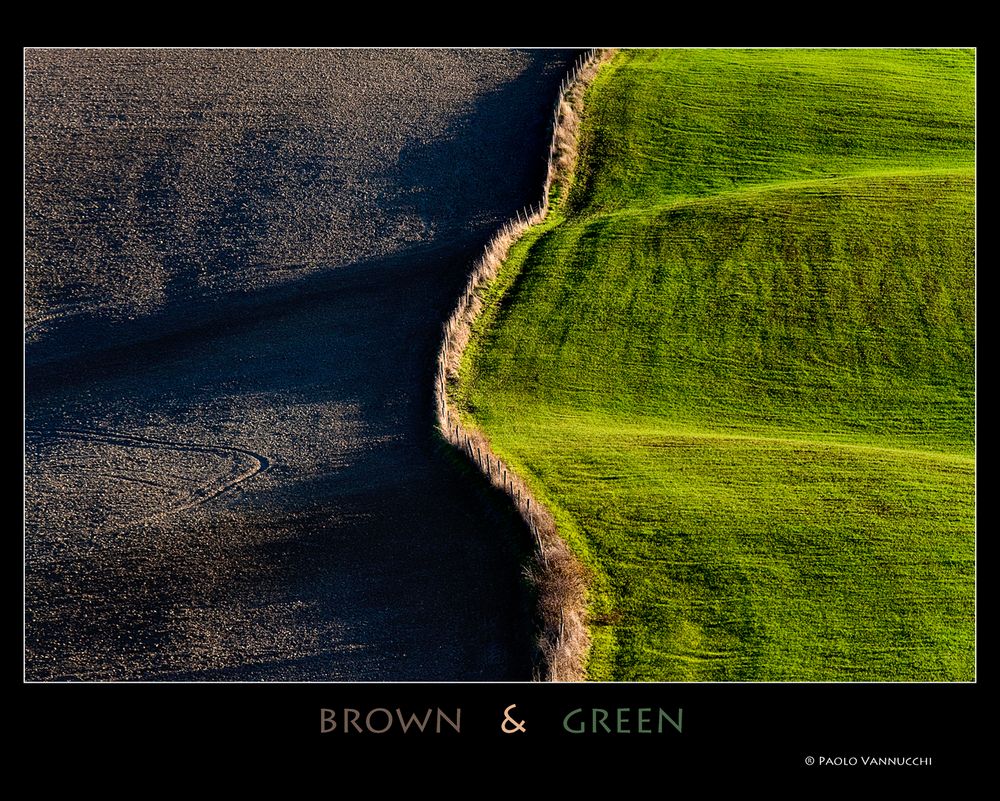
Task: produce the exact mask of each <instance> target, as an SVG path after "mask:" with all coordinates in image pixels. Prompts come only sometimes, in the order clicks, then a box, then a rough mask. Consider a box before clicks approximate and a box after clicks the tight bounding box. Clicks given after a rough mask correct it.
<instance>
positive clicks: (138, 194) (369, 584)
mask: <svg viewBox="0 0 1000 801" xmlns="http://www.w3.org/2000/svg"><path fill="white" fill-rule="evenodd" d="M575 55H576V54H575V53H574V52H571V51H523V52H513V51H501V50H419V51H418V50H372V51H368V50H293V51H274V50H85V51H84V50H29V51H27V52H26V54H25V70H26V83H25V91H26V121H25V137H26V143H25V144H26V167H25V170H26V187H25V196H26V197H25V200H26V243H25V244H26V265H25V316H26V319H25V324H26V329H27V333H26V366H25V375H26V379H25V380H26V399H25V404H26V424H25V425H26V437H25V455H26V467H25V469H26V478H25V495H26V528H25V595H26V601H25V603H26V610H25V611H26V653H25V660H26V664H25V676H26V678H27V679H29V680H41V681H51V680H74V679H84V680H182V681H186V680H251V681H258V680H260V681H272V680H290V681H326V680H332V681H410V680H521V679H523V680H527V679H529V678H530V677H531V669H532V658H533V653H532V645H531V627H532V623H531V611H530V609H531V599H530V598H529V597H528V590H527V588H526V585H525V584H524V581H523V578H522V560H523V556H524V553H525V551H526V549H527V548H528V546H529V543H528V539H527V537H528V535H527V534H526V532H524V531H523V530H522V528H521V527H520V525H519V524H518V523H517V521H516V519H515V518H513V516H512V515H509V514H507V513H506V512H504V510H503V508H502V505H501V504H498V503H497V502H496V501H495V499H494V498H492V497H491V496H490V494H489V493H488V492H486V491H484V490H479V489H477V488H476V479H475V477H474V475H473V474H472V473H471V471H465V470H464V469H463V467H462V465H461V463H460V461H459V460H458V459H456V458H455V457H454V456H453V455H452V454H451V453H450V452H449V451H448V449H447V447H445V446H444V445H442V444H441V443H440V442H439V441H438V440H437V439H436V437H435V434H434V432H433V414H432V408H431V383H432V377H433V365H434V358H435V353H436V349H437V347H438V344H439V337H440V326H441V323H442V322H443V320H444V319H445V317H446V316H447V314H448V313H449V312H450V310H451V308H452V306H453V304H454V302H455V300H456V298H457V296H458V295H459V293H460V291H461V288H462V286H463V284H464V281H465V278H466V275H467V272H468V270H469V268H470V266H471V264H472V262H473V260H474V258H475V256H476V255H477V253H478V252H479V251H481V249H482V247H483V245H484V243H485V242H486V241H487V240H488V238H489V236H490V235H491V233H492V232H493V231H494V230H495V229H496V227H497V226H498V225H499V224H500V223H501V222H502V221H503V220H505V219H506V218H508V217H510V216H512V215H513V214H514V212H515V210H516V209H518V208H521V207H523V206H525V205H527V204H529V203H534V202H537V201H538V199H539V192H540V191H541V185H542V181H543V179H544V172H545V166H546V154H547V148H548V143H549V136H550V134H551V131H550V127H549V126H550V120H551V107H552V103H553V102H554V100H555V96H556V92H557V89H558V85H559V81H560V79H561V77H562V76H563V74H564V72H565V69H566V67H567V66H568V64H569V63H570V62H571V60H572V59H573V57H574V56H575Z"/></svg>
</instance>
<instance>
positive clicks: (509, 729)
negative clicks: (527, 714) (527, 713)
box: [500, 704, 524, 734]
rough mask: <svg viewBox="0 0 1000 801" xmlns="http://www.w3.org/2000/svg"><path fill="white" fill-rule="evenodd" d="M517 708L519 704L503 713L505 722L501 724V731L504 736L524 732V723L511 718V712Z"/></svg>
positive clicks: (513, 705)
mask: <svg viewBox="0 0 1000 801" xmlns="http://www.w3.org/2000/svg"><path fill="white" fill-rule="evenodd" d="M516 706H517V704H511V705H510V706H509V707H507V708H506V709H505V710H504V711H503V722H502V723H501V724H500V731H502V732H503V733H504V734H514V733H515V732H519V731H522V732H523V731H524V721H523V720H514V718H512V717H511V716H510V710H512V709H514V707H516ZM508 724H509V725H508Z"/></svg>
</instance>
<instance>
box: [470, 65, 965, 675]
mask: <svg viewBox="0 0 1000 801" xmlns="http://www.w3.org/2000/svg"><path fill="white" fill-rule="evenodd" d="M973 70H974V62H973V57H972V55H971V54H970V53H967V52H962V51H863V50H854V51H836V52H835V51H787V50H770V51H739V52H734V51H717V50H689V51H684V50H682V51H652V52H625V53H622V54H619V55H618V56H617V57H616V58H615V60H614V61H613V62H612V63H611V64H610V65H609V66H607V67H606V68H605V69H604V70H603V71H602V72H601V74H600V75H599V76H598V78H597V80H596V81H595V82H594V84H593V85H592V87H591V89H590V91H589V93H588V96H587V110H586V114H585V117H584V126H583V135H582V140H581V149H580V161H579V164H578V167H577V172H576V176H575V179H574V183H573V185H572V187H571V188H570V191H569V193H568V195H567V197H566V198H564V199H563V201H562V203H561V206H559V207H558V209H557V211H556V212H555V213H553V214H551V215H550V218H549V220H548V221H547V222H546V223H545V224H544V225H542V226H539V227H537V228H535V229H533V230H532V231H531V232H530V233H529V234H528V235H527V236H526V237H525V238H524V239H523V240H522V242H521V243H520V244H519V245H517V246H516V247H515V249H514V251H513V253H512V255H511V258H510V259H509V261H508V263H507V264H506V265H505V267H504V270H503V272H502V274H501V277H500V279H499V280H498V281H497V282H496V283H495V284H494V285H493V286H492V287H491V288H490V289H489V295H490V298H489V299H490V300H491V301H492V303H491V304H490V306H489V308H488V311H487V312H486V313H485V314H484V315H483V316H482V317H481V318H480V321H479V323H478V326H477V330H476V335H475V337H474V339H473V342H472V344H471V346H470V347H469V349H468V351H467V353H466V359H465V362H464V365H463V380H462V382H461V385H460V387H459V390H458V391H459V395H460V402H461V403H462V405H463V406H464V408H465V409H466V411H467V412H468V413H469V414H470V415H471V416H472V417H473V418H474V419H475V421H476V423H477V424H478V425H479V426H480V427H481V428H482V429H483V430H484V431H485V433H486V434H487V435H488V436H489V437H490V438H491V440H492V442H493V444H494V447H495V449H496V450H497V451H498V452H499V453H500V454H501V455H502V456H503V457H504V458H506V459H508V460H509V461H510V462H511V463H512V464H513V465H514V466H515V467H517V468H518V469H519V470H520V471H521V472H522V474H523V475H524V476H525V477H526V479H527V480H528V481H529V483H530V484H531V486H532V487H533V489H534V490H535V492H536V493H537V494H538V496H539V497H540V499H542V500H543V501H544V502H546V503H547V504H548V505H549V506H550V508H551V509H552V511H553V514H554V515H555V517H556V519H557V521H558V523H559V526H560V531H561V532H562V533H563V535H564V536H565V537H566V538H567V540H568V541H569V542H570V544H571V545H572V547H573V548H574V550H575V551H576V552H577V553H578V554H579V555H580V557H581V558H582V559H583V560H584V562H585V563H586V564H587V565H588V566H589V567H590V569H591V570H592V572H593V586H592V592H591V619H592V623H591V629H592V636H593V639H594V647H593V650H592V654H591V660H590V665H589V673H590V676H591V677H592V678H595V679H616V680H647V679H648V680H709V681H711V680H799V679H803V680H810V679H828V680H861V679H865V680H968V679H972V678H973V661H974V654H973V641H974V564H973V558H974V462H973V457H974V333H975V332H974V255H975V254H974V185H973V158H974V142H973V131H974V108H973V105H974V96H973Z"/></svg>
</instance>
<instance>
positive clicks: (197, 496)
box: [25, 428, 271, 532]
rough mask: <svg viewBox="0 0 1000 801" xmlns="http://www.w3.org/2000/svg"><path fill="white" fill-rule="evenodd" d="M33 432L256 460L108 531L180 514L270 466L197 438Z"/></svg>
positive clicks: (32, 430)
mask: <svg viewBox="0 0 1000 801" xmlns="http://www.w3.org/2000/svg"><path fill="white" fill-rule="evenodd" d="M32 434H34V435H37V436H50V437H63V438H70V439H81V440H84V441H88V442H94V441H97V442H106V443H109V444H116V445H130V446H133V447H140V448H152V449H154V450H168V449H169V450H174V451H181V452H187V453H210V454H213V455H215V456H220V455H221V456H231V455H232V454H238V455H240V456H245V457H246V458H248V459H250V460H251V461H252V462H254V466H253V467H251V468H250V469H248V470H244V471H242V472H240V473H237V474H236V476H235V477H233V478H232V479H231V480H228V481H222V482H221V483H219V484H218V485H216V486H214V487H208V488H207V487H198V488H196V489H194V490H193V491H192V493H191V495H192V497H191V500H190V501H187V502H185V503H181V504H177V505H175V506H171V507H169V508H167V509H162V510H160V511H159V512H155V513H154V514H151V515H147V516H146V517H143V518H140V519H138V520H133V521H130V522H128V523H123V524H121V525H116V526H110V527H105V528H103V529H99V530H102V531H105V532H114V531H120V530H122V529H126V528H131V527H132V526H141V525H145V524H147V523H152V522H154V521H156V520H160V519H162V518H164V517H167V516H168V515H172V514H177V513H178V512H183V511H186V510H188V509H192V508H194V507H195V506H200V505H202V504H204V503H207V502H208V501H210V500H212V499H213V498H217V497H219V496H220V495H222V494H223V493H224V492H228V491H229V490H231V489H232V488H233V487H235V486H237V485H239V484H242V483H243V482H244V481H247V480H248V479H251V478H253V477H254V476H256V475H258V474H259V473H263V472H265V471H266V470H267V469H268V468H269V467H270V466H271V463H270V460H268V458H267V457H266V456H264V455H263V454H259V453H255V452H253V451H249V450H246V449H245V448H234V447H231V446H226V445H203V444H201V443H197V442H182V441H177V440H166V439H153V438H152V437H139V436H135V435H132V434H117V433H115V432H110V431H99V430H96V429H87V428H29V429H26V430H25V436H26V437H27V436H31V435H32Z"/></svg>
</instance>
